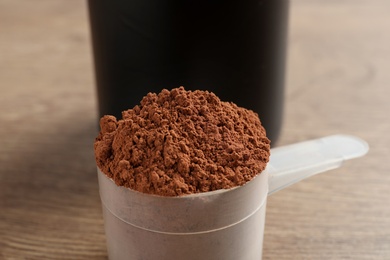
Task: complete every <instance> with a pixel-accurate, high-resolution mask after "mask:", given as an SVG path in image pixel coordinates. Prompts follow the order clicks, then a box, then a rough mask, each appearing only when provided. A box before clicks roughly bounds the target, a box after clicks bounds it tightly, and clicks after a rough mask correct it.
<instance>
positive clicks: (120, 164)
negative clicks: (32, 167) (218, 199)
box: [94, 87, 270, 196]
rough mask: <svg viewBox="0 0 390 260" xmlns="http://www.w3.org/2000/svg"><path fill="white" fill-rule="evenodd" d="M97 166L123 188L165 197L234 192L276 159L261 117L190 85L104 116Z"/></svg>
mask: <svg viewBox="0 0 390 260" xmlns="http://www.w3.org/2000/svg"><path fill="white" fill-rule="evenodd" d="M100 127H101V132H100V133H99V135H98V137H97V138H96V140H95V145H94V147H95V157H96V162H97V166H98V167H99V169H100V170H101V171H102V172H103V173H105V174H106V175H107V176H108V177H110V178H112V179H113V180H114V181H115V183H116V184H117V185H119V186H125V187H129V188H131V189H134V190H137V191H140V192H144V193H149V194H156V195H162V196H179V195H185V194H192V193H199V192H207V191H213V190H218V189H228V188H232V187H235V186H240V185H243V184H245V183H246V182H248V181H250V180H251V179H252V178H253V177H255V176H256V175H258V174H260V172H261V171H263V170H264V168H265V167H266V164H267V162H268V160H269V155H270V141H269V140H268V138H267V137H266V133H265V130H264V128H263V127H262V125H261V123H260V120H259V117H258V115H257V114H256V113H254V112H253V111H251V110H247V109H245V108H241V107H238V106H237V105H235V104H233V103H230V102H222V101H221V100H220V99H219V98H218V97H217V96H216V95H215V94H214V93H211V92H208V91H200V90H197V91H186V90H185V89H184V88H183V87H180V88H175V89H172V90H171V91H168V90H166V89H164V90H162V91H161V92H160V93H159V94H154V93H149V94H148V95H147V96H145V97H144V98H143V99H142V101H141V104H140V105H138V106H135V107H134V108H133V109H129V110H127V111H124V112H122V119H121V120H117V119H116V118H115V117H113V116H104V117H102V118H101V120H100Z"/></svg>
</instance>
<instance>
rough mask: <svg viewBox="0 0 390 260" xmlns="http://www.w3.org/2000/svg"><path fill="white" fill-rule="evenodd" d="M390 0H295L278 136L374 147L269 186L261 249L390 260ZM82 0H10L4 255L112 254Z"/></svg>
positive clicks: (1, 52)
mask: <svg viewBox="0 0 390 260" xmlns="http://www.w3.org/2000/svg"><path fill="white" fill-rule="evenodd" d="M389 13H390V2H389V1H387V0H377V1H369V0H353V1H352V0H342V1H341V0H340V1H326V0H291V1H290V18H289V35H288V56H287V77H286V93H285V106H284V120H283V128H282V133H281V136H280V139H279V143H278V144H279V145H284V144H289V143H294V142H298V141H303V140H307V139H312V138H318V137H322V136H326V135H330V134H336V133H345V134H352V135H357V136H359V137H361V138H363V139H365V140H366V141H367V142H368V143H369V145H370V148H371V150H370V152H369V154H368V155H367V156H366V157H364V158H362V159H358V160H354V161H351V162H348V163H346V164H345V167H343V168H341V169H338V170H334V171H332V172H329V173H326V174H323V175H319V176H316V177H313V178H310V179H308V180H305V181H303V182H301V183H299V184H297V185H294V186H292V187H290V188H288V189H286V190H284V191H281V192H280V193H277V194H275V195H272V196H271V197H270V198H269V201H268V207H267V221H266V230H265V242H264V243H265V244H264V259H390V217H389V216H390V207H389V201H390V194H389V187H390V174H389V173H390V164H389V163H388V160H389V158H390V136H389V133H390V124H389V121H390V120H389V119H390V116H389V111H390V102H389V101H388V99H389V96H390V89H389V82H390V73H389V70H390V47H389V46H390V35H389V26H390V16H389ZM97 115H98V112H97V101H96V91H95V80H94V71H93V58H92V50H91V41H90V31H89V23H88V12H87V5H86V2H85V1H82V0H73V1H69V0H35V1H27V0H0V259H106V258H107V255H106V247H105V235H104V228H103V219H102V215H101V205H100V199H99V195H98V186H97V178H96V167H95V162H94V155H93V141H94V138H95V136H96V134H97V130H98V129H97V124H98V116H97Z"/></svg>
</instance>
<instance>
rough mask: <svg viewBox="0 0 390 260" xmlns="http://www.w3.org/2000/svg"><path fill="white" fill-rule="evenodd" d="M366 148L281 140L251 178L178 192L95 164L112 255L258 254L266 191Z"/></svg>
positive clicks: (247, 257)
mask: <svg viewBox="0 0 390 260" xmlns="http://www.w3.org/2000/svg"><path fill="white" fill-rule="evenodd" d="M367 151H368V145H367V143H366V142H364V141H363V140H361V139H358V138H356V137H352V136H345V135H334V136H329V137H325V138H321V139H316V140H312V141H306V142H302V143H297V144H293V145H288V146H284V147H278V148H275V149H272V150H271V158H270V162H269V163H268V165H267V167H266V169H265V170H264V171H263V172H262V173H261V174H260V175H258V176H257V177H256V178H254V179H253V180H251V181H250V182H248V183H247V184H245V185H243V186H241V187H236V188H232V189H228V190H218V191H212V192H205V193H199V194H193V195H187V196H181V197H162V196H155V195H149V194H143V193H140V192H136V191H133V190H130V189H127V188H124V187H118V186H117V185H116V184H115V183H114V182H113V181H112V180H111V179H109V178H107V177H106V175H104V174H103V173H101V172H100V170H98V177H99V186H100V196H101V200H102V204H103V214H104V219H105V230H106V236H107V246H108V253H109V257H110V259H150V260H154V259H158V260H165V259H167V260H168V259H169V260H171V259H187V260H191V259H193V260H195V259H201V260H208V259H210V260H214V259H223V260H229V259H231V260H237V259H240V260H252V259H253V260H254V259H256V260H259V259H261V254H262V244H263V233H264V223H265V209H266V201H267V196H268V195H269V194H271V193H273V192H275V191H278V190H280V189H283V188H284V187H287V186H289V185H291V184H293V183H296V182H298V181H300V180H302V179H304V178H307V177H309V176H312V175H314V174H317V173H320V172H324V171H327V170H330V169H334V168H337V167H339V166H340V165H341V164H342V162H343V161H344V160H348V159H352V158H355V157H359V156H363V155H364V154H365V153H366V152H367Z"/></svg>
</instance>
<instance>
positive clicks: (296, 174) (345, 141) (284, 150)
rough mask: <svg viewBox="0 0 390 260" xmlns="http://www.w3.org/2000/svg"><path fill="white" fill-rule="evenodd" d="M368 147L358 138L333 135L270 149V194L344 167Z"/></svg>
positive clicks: (268, 166) (361, 154)
mask: <svg viewBox="0 0 390 260" xmlns="http://www.w3.org/2000/svg"><path fill="white" fill-rule="evenodd" d="M368 149H369V147H368V144H367V143H366V142H365V141H364V140H362V139H360V138H358V137H355V136H349V135H331V136H327V137H323V138H319V139H314V140H310V141H305V142H301V143H295V144H292V145H287V146H282V147H277V148H273V149H271V156H270V161H269V163H268V165H267V171H268V173H269V179H268V184H269V191H268V195H270V194H272V193H274V192H276V191H279V190H281V189H284V188H285V187H287V186H290V185H291V184H294V183H297V182H299V181H301V180H303V179H306V178H308V177H310V176H313V175H315V174H318V173H321V172H325V171H328V170H332V169H335V168H338V167H340V166H341V164H342V163H343V162H344V161H345V160H349V159H353V158H357V157H361V156H363V155H365V154H366V153H367V152H368Z"/></svg>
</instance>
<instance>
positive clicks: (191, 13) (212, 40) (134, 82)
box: [88, 0, 288, 142]
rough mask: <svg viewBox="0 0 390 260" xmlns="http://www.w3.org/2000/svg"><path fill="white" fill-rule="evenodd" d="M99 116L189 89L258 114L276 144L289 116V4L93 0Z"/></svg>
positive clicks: (276, 0)
mask: <svg viewBox="0 0 390 260" xmlns="http://www.w3.org/2000/svg"><path fill="white" fill-rule="evenodd" d="M88 4H89V14H90V24H91V32H92V43H93V50H94V58H95V71H96V83H97V90H98V91H97V92H98V104H99V115H100V116H102V115H106V114H111V115H115V116H117V117H120V115H121V111H123V110H126V109H129V108H132V107H133V106H135V105H136V104H138V103H139V102H140V100H141V99H142V97H143V96H144V95H146V94H147V93H148V92H160V91H161V89H163V88H168V89H171V88H174V87H179V86H184V87H185V88H186V89H193V90H194V89H204V90H210V91H213V92H214V93H215V94H217V95H218V96H219V97H220V98H221V99H222V100H224V101H232V102H234V103H236V104H237V105H239V106H243V107H246V108H249V109H252V110H254V111H255V112H257V113H258V114H259V116H260V119H261V121H262V123H263V125H264V126H265V128H266V130H267V135H268V136H269V138H270V139H271V141H272V142H275V141H276V140H277V138H278V136H279V133H280V130H281V124H282V114H283V96H284V78H285V57H286V41H287V20H288V0H264V1H222V0H221V1H213V0H198V1H195V0H171V1H167V0H155V1H150V0H110V1H109V0H89V1H88Z"/></svg>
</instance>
